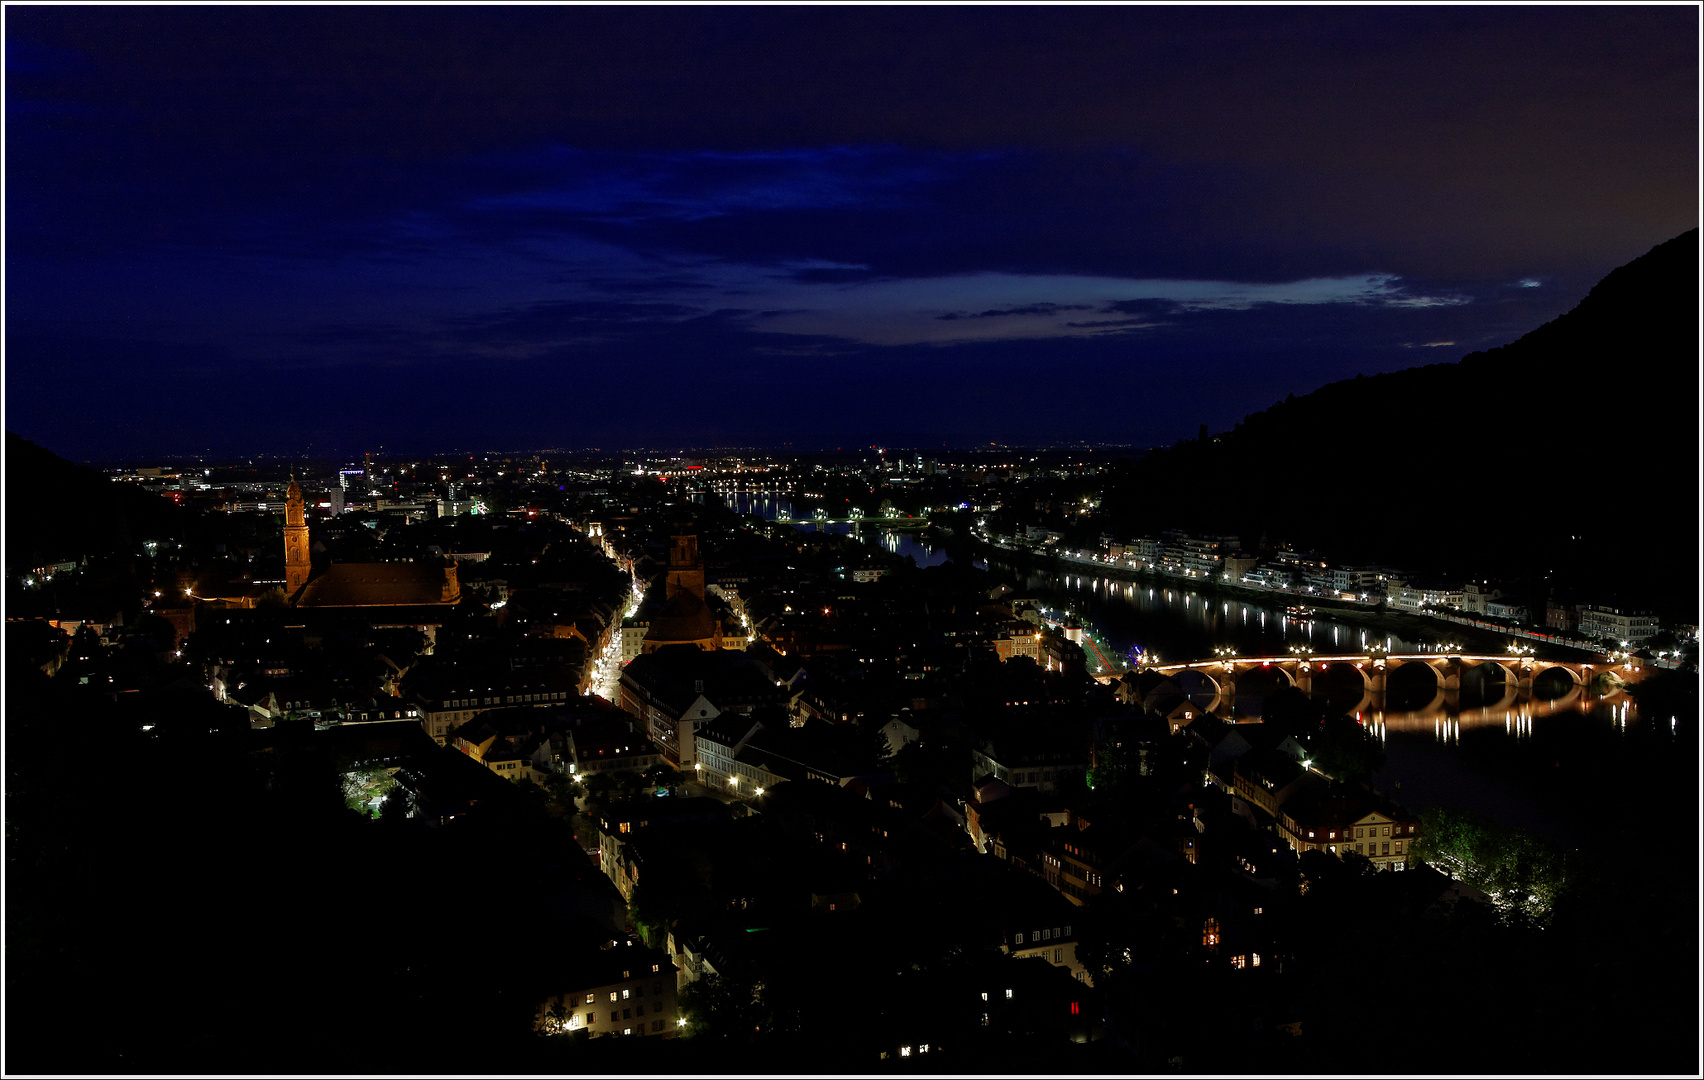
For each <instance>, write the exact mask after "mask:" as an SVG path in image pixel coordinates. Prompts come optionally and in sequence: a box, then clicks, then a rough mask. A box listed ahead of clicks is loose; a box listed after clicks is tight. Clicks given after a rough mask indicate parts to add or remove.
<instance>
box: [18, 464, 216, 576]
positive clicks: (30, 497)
mask: <svg viewBox="0 0 1704 1080" xmlns="http://www.w3.org/2000/svg"><path fill="white" fill-rule="evenodd" d="M182 517H183V512H182V511H181V510H179V509H178V508H177V507H175V506H173V505H172V504H171V503H170V502H167V501H166V500H165V499H162V498H161V497H160V496H159V495H157V494H154V493H152V492H147V491H143V490H141V489H140V488H135V487H124V486H121V485H119V484H115V483H113V482H112V481H110V480H108V479H107V478H106V477H105V476H102V475H101V474H100V473H99V472H96V471H95V470H94V469H90V468H86V467H85V466H82V465H76V464H73V463H71V462H69V461H66V460H65V459H64V458H62V457H59V456H58V455H57V454H54V453H53V452H52V451H50V450H46V449H43V448H42V447H40V446H37V445H36V444H35V443H33V442H30V441H29V440H28V439H25V438H22V437H20V436H19V435H17V434H15V433H13V432H10V431H8V432H7V433H6V559H7V563H8V565H9V566H11V567H14V568H15V567H20V566H31V565H38V564H39V563H43V562H55V561H59V560H63V559H77V558H81V557H83V556H85V555H105V554H110V553H116V552H120V551H126V552H131V551H132V549H133V547H134V545H135V544H138V543H140V542H141V541H142V540H144V539H147V538H152V537H164V536H171V535H181V533H182V529H183V526H182V523H181V522H182ZM132 553H133V552H132Z"/></svg>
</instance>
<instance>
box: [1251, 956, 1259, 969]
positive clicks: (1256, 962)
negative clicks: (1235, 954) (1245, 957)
mask: <svg viewBox="0 0 1704 1080" xmlns="http://www.w3.org/2000/svg"><path fill="white" fill-rule="evenodd" d="M1249 964H1250V966H1252V967H1259V966H1260V954H1259V953H1250V954H1249Z"/></svg>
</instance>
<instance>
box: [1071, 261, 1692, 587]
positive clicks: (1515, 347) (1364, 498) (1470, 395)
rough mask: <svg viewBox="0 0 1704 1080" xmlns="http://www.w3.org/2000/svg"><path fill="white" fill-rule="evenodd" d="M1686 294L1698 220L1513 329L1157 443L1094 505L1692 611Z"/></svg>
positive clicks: (1157, 522) (1118, 514) (1181, 524)
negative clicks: (1507, 337)
mask: <svg viewBox="0 0 1704 1080" xmlns="http://www.w3.org/2000/svg"><path fill="white" fill-rule="evenodd" d="M1698 299H1699V298H1698V230H1696V229H1694V230H1692V231H1691V232H1687V233H1684V234H1682V235H1681V236H1678V237H1676V238H1674V239H1673V240H1670V241H1668V242H1667V243H1664V244H1661V245H1659V246H1657V247H1655V248H1653V249H1652V250H1651V251H1649V252H1647V253H1646V254H1645V255H1642V256H1640V257H1639V258H1638V259H1635V260H1634V261H1632V262H1630V263H1628V264H1627V265H1625V266H1623V267H1620V268H1619V269H1617V270H1615V271H1613V272H1612V273H1610V274H1609V275H1608V276H1607V277H1605V278H1604V279H1603V280H1602V281H1601V282H1599V283H1598V284H1597V286H1596V287H1595V288H1593V289H1592V291H1591V292H1590V294H1589V295H1587V296H1586V298H1585V299H1584V300H1582V301H1581V302H1580V303H1579V304H1578V305H1577V306H1576V307H1575V308H1574V309H1573V310H1572V311H1569V312H1568V313H1567V314H1565V315H1562V316H1560V317H1558V318H1556V319H1554V320H1552V321H1551V322H1548V323H1546V324H1545V325H1543V326H1541V327H1539V328H1538V329H1536V330H1533V331H1532V332H1530V333H1528V334H1526V335H1525V336H1524V337H1522V338H1520V339H1519V340H1518V341H1514V342H1512V343H1510V344H1508V345H1504V346H1501V347H1499V348H1495V349H1490V350H1487V351H1485V352H1481V353H1473V354H1471V355H1469V356H1466V357H1464V358H1463V359H1462V360H1461V361H1460V362H1459V363H1454V364H1434V365H1430V366H1427V367H1420V368H1411V369H1409V370H1406V371H1397V372H1391V373H1389V374H1384V375H1375V376H1371V377H1357V378H1355V379H1350V380H1345V381H1343V382H1338V383H1332V384H1330V385H1328V386H1325V387H1322V388H1320V389H1319V390H1316V391H1314V392H1313V393H1311V394H1308V395H1306V396H1303V397H1292V398H1290V399H1289V400H1287V401H1284V402H1282V403H1280V404H1278V405H1275V406H1273V407H1272V408H1270V409H1267V410H1265V411H1263V412H1259V413H1255V414H1253V415H1251V416H1249V417H1247V418H1245V419H1244V421H1243V422H1242V423H1241V424H1238V425H1237V426H1236V427H1235V428H1234V429H1233V430H1232V431H1230V432H1228V433H1223V434H1220V435H1216V436H1212V437H1210V438H1209V439H1207V440H1206V441H1205V442H1203V441H1198V440H1190V441H1187V442H1182V443H1179V444H1177V445H1176V446H1172V447H1169V448H1166V449H1164V450H1159V451H1155V452H1153V453H1151V454H1149V455H1148V456H1147V457H1145V458H1144V459H1142V460H1141V461H1139V462H1136V463H1135V464H1134V465H1132V466H1131V467H1130V468H1129V469H1128V470H1127V471H1126V472H1125V473H1124V475H1123V477H1121V478H1120V480H1119V481H1118V482H1117V483H1116V485H1115V487H1114V490H1113V491H1112V492H1109V494H1108V498H1107V500H1106V503H1105V509H1106V510H1107V511H1108V512H1109V513H1110V514H1111V515H1113V517H1114V520H1115V522H1116V524H1117V526H1118V527H1120V528H1122V529H1124V530H1126V531H1127V532H1128V533H1129V534H1131V535H1139V534H1142V533H1150V532H1154V531H1157V530H1160V529H1164V528H1185V529H1192V530H1196V531H1204V532H1219V533H1226V534H1232V535H1237V536H1240V537H1242V538H1243V540H1244V543H1245V545H1252V544H1257V543H1259V542H1261V541H1262V539H1264V540H1265V541H1266V542H1267V543H1275V542H1277V541H1279V540H1289V541H1290V542H1292V543H1294V544H1295V545H1297V546H1298V547H1311V548H1315V549H1317V550H1319V551H1321V552H1322V553H1324V554H1326V555H1328V556H1330V557H1333V558H1336V559H1340V560H1346V561H1376V562H1381V563H1387V564H1396V565H1398V566H1401V567H1404V568H1408V569H1412V570H1416V571H1435V572H1440V573H1448V574H1451V575H1454V576H1458V577H1462V576H1469V575H1472V576H1477V575H1481V574H1484V575H1491V576H1504V577H1509V578H1524V579H1527V580H1528V581H1529V582H1530V583H1531V585H1532V589H1533V591H1534V592H1539V594H1540V599H1542V592H1540V590H1542V589H1545V588H1548V587H1550V586H1555V587H1556V588H1557V592H1558V595H1562V596H1573V597H1576V598H1578V599H1584V600H1598V601H1604V600H1617V601H1619V602H1621V603H1624V604H1631V605H1638V606H1654V607H1657V608H1658V609H1659V610H1671V611H1675V612H1676V613H1677V614H1678V613H1680V612H1689V613H1691V614H1696V611H1695V608H1696V595H1697V591H1698V374H1699V348H1698V346H1699V342H1698ZM1547 575H1548V577H1547ZM1677 605H1678V609H1677ZM1688 621H1691V620H1688Z"/></svg>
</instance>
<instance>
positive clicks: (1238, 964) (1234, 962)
mask: <svg viewBox="0 0 1704 1080" xmlns="http://www.w3.org/2000/svg"><path fill="white" fill-rule="evenodd" d="M1231 966H1232V967H1234V968H1236V969H1237V970H1238V971H1241V970H1242V969H1243V968H1245V967H1247V966H1248V957H1246V956H1243V955H1241V954H1238V955H1236V956H1233V957H1231Z"/></svg>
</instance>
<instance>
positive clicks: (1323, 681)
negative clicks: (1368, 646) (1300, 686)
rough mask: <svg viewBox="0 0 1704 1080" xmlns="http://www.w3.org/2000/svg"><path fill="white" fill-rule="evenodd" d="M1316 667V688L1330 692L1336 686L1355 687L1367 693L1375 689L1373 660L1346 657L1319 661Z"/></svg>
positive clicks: (1314, 683) (1341, 687)
mask: <svg viewBox="0 0 1704 1080" xmlns="http://www.w3.org/2000/svg"><path fill="white" fill-rule="evenodd" d="M1314 667H1315V671H1314V677H1313V685H1314V689H1315V690H1325V691H1326V692H1328V693H1329V692H1330V691H1331V690H1333V689H1334V688H1335V689H1342V690H1347V689H1349V688H1351V687H1353V688H1354V690H1355V691H1356V692H1357V693H1361V694H1365V693H1368V692H1370V691H1371V690H1372V689H1373V680H1372V674H1371V673H1372V670H1373V668H1372V662H1371V661H1367V660H1357V659H1353V658H1349V657H1344V658H1341V659H1329V660H1324V661H1319V662H1316V663H1315V665H1314Z"/></svg>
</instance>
